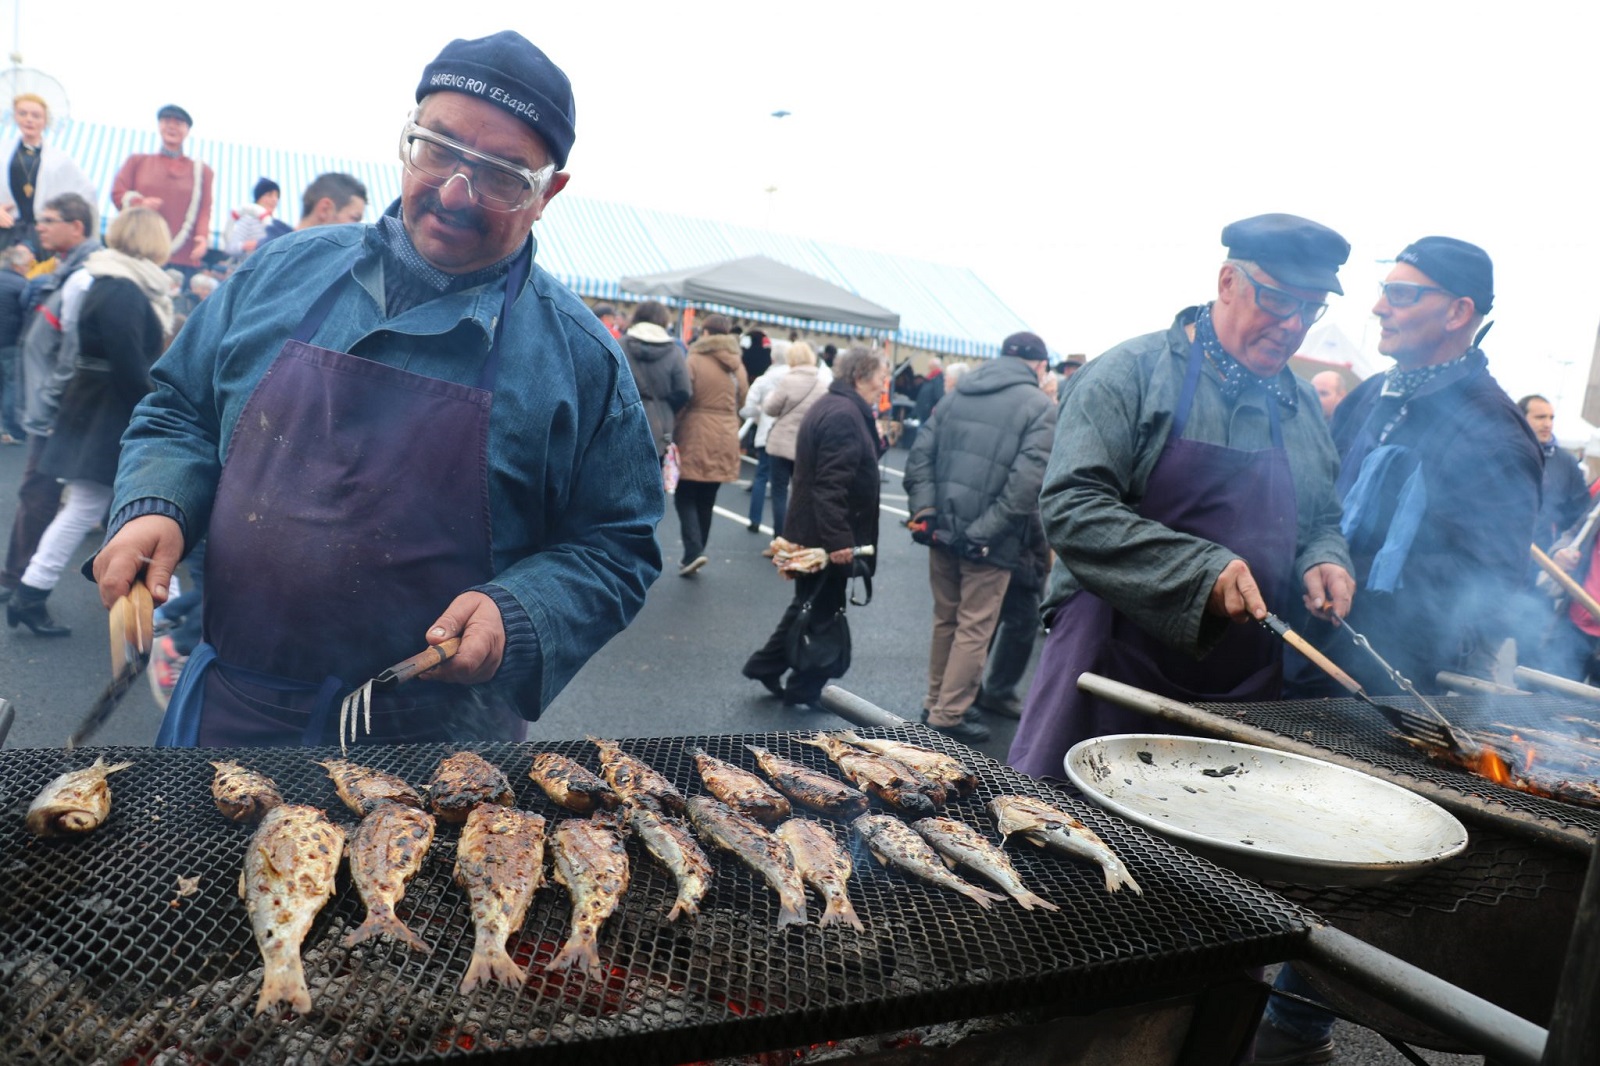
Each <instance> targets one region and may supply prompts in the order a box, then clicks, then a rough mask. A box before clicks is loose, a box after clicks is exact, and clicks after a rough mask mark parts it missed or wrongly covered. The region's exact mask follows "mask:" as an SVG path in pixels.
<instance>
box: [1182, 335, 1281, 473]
mask: <svg viewBox="0 0 1600 1066" xmlns="http://www.w3.org/2000/svg"><path fill="white" fill-rule="evenodd" d="M1204 361H1205V357H1204V353H1203V352H1202V351H1201V348H1200V339H1199V338H1198V337H1196V338H1195V339H1194V340H1192V341H1190V342H1189V365H1188V367H1187V368H1186V369H1185V370H1184V374H1183V391H1182V392H1180V393H1179V394H1178V406H1177V408H1176V409H1175V410H1174V411H1173V412H1172V438H1173V439H1174V440H1182V439H1183V431H1184V430H1185V429H1187V428H1188V426H1189V411H1190V409H1192V408H1193V407H1194V394H1195V392H1196V391H1198V389H1199V387H1200V365H1201V363H1203V362H1204ZM1262 391H1263V392H1265V391H1266V390H1265V389H1263V390H1262ZM1267 424H1268V426H1270V427H1271V432H1272V446H1273V447H1274V448H1280V449H1281V448H1282V447H1283V422H1282V420H1281V417H1280V416H1279V414H1278V398H1277V397H1276V396H1273V395H1271V394H1268V395H1267Z"/></svg>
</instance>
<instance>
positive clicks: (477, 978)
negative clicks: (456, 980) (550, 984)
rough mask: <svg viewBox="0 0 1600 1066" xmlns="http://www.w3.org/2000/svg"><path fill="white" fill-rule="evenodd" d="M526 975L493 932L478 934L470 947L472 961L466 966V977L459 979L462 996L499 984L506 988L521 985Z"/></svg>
mask: <svg viewBox="0 0 1600 1066" xmlns="http://www.w3.org/2000/svg"><path fill="white" fill-rule="evenodd" d="M525 977H526V975H525V974H524V973H523V972H522V969H521V968H520V967H519V966H517V963H516V960H515V959H513V958H512V957H511V955H510V954H509V953H508V952H507V951H506V949H505V946H504V945H503V944H502V943H500V942H499V941H498V940H497V939H496V936H495V934H494V933H493V932H489V933H484V932H481V931H480V932H479V934H478V939H477V943H475V944H474V945H473V946H472V961H471V962H470V963H468V964H467V975H466V976H465V977H463V978H462V979H461V991H462V993H463V994H465V993H467V992H471V991H472V990H473V989H475V988H483V987H486V986H487V985H490V984H494V983H499V984H502V985H505V986H506V987H508V988H515V987H516V986H518V985H520V984H522V982H523V979H524V978H525Z"/></svg>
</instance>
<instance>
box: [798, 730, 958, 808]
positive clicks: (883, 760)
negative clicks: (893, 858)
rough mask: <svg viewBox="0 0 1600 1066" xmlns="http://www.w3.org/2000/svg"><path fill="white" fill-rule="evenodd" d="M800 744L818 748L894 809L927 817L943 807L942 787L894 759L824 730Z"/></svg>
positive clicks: (849, 776) (943, 787)
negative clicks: (848, 742)
mask: <svg viewBox="0 0 1600 1066" xmlns="http://www.w3.org/2000/svg"><path fill="white" fill-rule="evenodd" d="M800 743H802V744H810V745H811V746H812V747H813V748H821V749H822V751H823V753H824V754H826V755H827V756H828V758H829V759H831V760H833V764H834V765H835V766H837V767H838V768H839V769H840V771H841V772H842V773H843V774H844V776H845V777H848V778H849V779H850V781H851V783H852V784H854V785H855V786H856V787H857V788H859V789H862V790H863V791H865V792H870V793H872V794H873V795H874V796H877V797H878V798H879V799H881V800H882V801H883V802H885V803H887V804H888V805H889V806H891V807H893V808H895V809H896V810H899V811H904V812H905V813H906V814H915V815H920V816H923V817H926V816H928V815H933V814H938V813H939V808H940V807H942V806H944V801H945V798H946V795H947V790H946V788H945V786H944V785H942V784H940V783H939V782H937V781H933V780H930V779H929V778H926V777H924V776H922V775H921V774H919V773H917V771H915V770H913V769H912V768H911V767H909V766H907V765H906V764H905V763H903V762H900V761H899V760H897V759H891V758H889V757H888V756H887V755H879V754H877V753H876V752H871V751H865V750H863V749H861V748H858V747H856V746H855V745H854V744H847V743H845V742H844V741H842V740H840V739H838V738H837V737H832V736H829V735H828V734H827V733H818V734H816V735H815V736H814V737H812V738H811V739H810V740H801V741H800Z"/></svg>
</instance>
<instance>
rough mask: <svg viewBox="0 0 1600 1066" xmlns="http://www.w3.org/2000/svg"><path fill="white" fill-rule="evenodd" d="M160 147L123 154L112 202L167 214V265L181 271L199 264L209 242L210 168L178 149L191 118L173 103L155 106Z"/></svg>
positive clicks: (181, 147) (113, 183)
mask: <svg viewBox="0 0 1600 1066" xmlns="http://www.w3.org/2000/svg"><path fill="white" fill-rule="evenodd" d="M156 123H157V125H158V126H159V127H160V129H161V151H159V152H156V153H153V154H145V153H135V154H134V155H130V156H129V157H128V158H127V159H125V160H123V163H122V167H121V169H119V170H118V171H117V177H116V180H115V181H113V182H112V183H111V202H112V203H114V204H116V205H117V207H119V208H127V207H148V208H150V209H151V210H153V211H157V212H159V213H160V215H161V217H162V218H164V219H166V221H167V228H168V229H169V230H171V231H172V255H171V257H170V258H169V259H168V260H167V266H169V267H176V268H177V269H179V270H181V271H182V272H183V273H184V274H185V275H189V274H192V273H194V272H195V271H196V270H198V269H200V263H201V259H202V258H203V257H204V256H205V254H206V247H207V245H209V244H210V243H211V187H212V182H213V180H214V179H213V175H212V173H211V168H210V167H209V166H207V165H206V164H204V163H202V162H200V160H198V159H190V158H189V157H188V156H186V155H184V154H183V142H184V141H185V140H187V139H188V137H189V129H190V127H192V126H193V125H194V120H193V119H191V118H190V117H189V112H187V111H185V110H184V109H183V108H181V107H179V106H178V105H177V104H168V105H166V106H165V107H163V108H162V109H161V110H160V111H157V112H156Z"/></svg>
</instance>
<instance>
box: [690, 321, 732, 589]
mask: <svg viewBox="0 0 1600 1066" xmlns="http://www.w3.org/2000/svg"><path fill="white" fill-rule="evenodd" d="M703 329H704V332H703V333H702V334H701V335H700V338H699V339H698V340H696V341H695V342H694V343H693V344H691V345H690V346H689V382H690V385H691V387H692V392H691V395H690V398H689V403H688V404H687V405H686V406H685V407H684V408H683V409H682V410H680V411H679V412H678V422H677V426H676V427H675V428H674V430H673V435H672V436H673V440H674V442H675V443H676V444H677V445H678V470H679V478H678V490H677V492H676V494H675V495H674V497H673V506H674V508H675V509H676V510H677V512H678V527H679V529H680V530H681V531H682V534H683V561H682V563H681V564H680V566H679V567H678V576H679V577H689V576H691V575H693V574H695V573H698V572H699V570H700V568H701V567H703V566H705V565H706V555H705V550H706V539H707V538H708V537H709V536H710V535H711V510H712V508H713V507H715V506H716V502H717V490H718V489H719V488H721V487H722V483H723V482H725V481H737V480H738V478H739V408H740V407H741V406H743V404H744V394H745V393H746V392H747V391H749V388H750V381H749V378H748V377H746V375H745V371H744V363H743V361H742V360H741V359H740V358H739V356H740V352H739V338H738V336H737V335H736V334H735V333H734V332H733V324H732V323H730V322H729V321H728V319H727V317H726V316H724V315H707V316H706V320H705V325H704V327H703Z"/></svg>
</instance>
